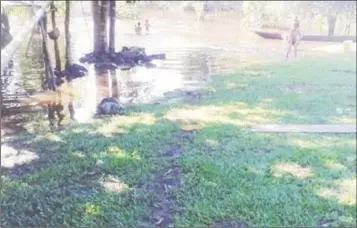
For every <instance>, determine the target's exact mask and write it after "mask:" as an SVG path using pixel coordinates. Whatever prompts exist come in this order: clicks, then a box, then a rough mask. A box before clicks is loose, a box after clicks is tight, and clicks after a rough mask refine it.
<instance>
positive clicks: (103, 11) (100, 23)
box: [92, 0, 109, 54]
mask: <svg viewBox="0 0 357 228" xmlns="http://www.w3.org/2000/svg"><path fill="white" fill-rule="evenodd" d="M108 5H109V1H103V0H99V1H93V2H92V11H93V21H94V29H93V30H94V53H96V54H103V53H106V52H108V38H107V34H108V29H107V25H108V23H107V21H108V8H109V7H108Z"/></svg>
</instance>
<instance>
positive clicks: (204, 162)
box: [1, 78, 355, 226]
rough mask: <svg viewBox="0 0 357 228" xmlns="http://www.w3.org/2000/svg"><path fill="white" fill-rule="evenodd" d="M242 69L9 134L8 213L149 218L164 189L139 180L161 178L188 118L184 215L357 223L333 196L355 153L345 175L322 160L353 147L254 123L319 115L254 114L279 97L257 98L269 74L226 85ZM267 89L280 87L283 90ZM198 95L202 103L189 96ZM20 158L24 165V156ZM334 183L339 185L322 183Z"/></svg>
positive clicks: (53, 221) (102, 221)
mask: <svg viewBox="0 0 357 228" xmlns="http://www.w3.org/2000/svg"><path fill="white" fill-rule="evenodd" d="M233 79H234V78H230V79H228V80H227V81H222V83H224V86H223V85H221V86H217V88H216V89H215V91H213V92H212V91H211V90H209V89H207V90H204V91H201V92H197V93H200V96H197V93H196V95H195V93H192V92H190V93H185V95H184V97H183V99H181V100H180V101H179V102H177V103H175V102H173V103H169V104H166V103H161V104H158V105H154V106H153V105H139V106H137V107H133V108H131V109H129V110H128V113H127V114H128V115H127V116H124V117H117V118H114V119H108V120H99V121H98V122H96V123H94V124H78V125H75V126H72V127H68V128H66V129H64V130H62V131H59V132H54V133H44V134H26V135H22V136H17V137H14V138H8V139H6V140H2V158H3V156H4V159H2V168H1V173H2V181H3V185H2V193H1V198H2V200H1V211H2V216H1V224H2V225H4V226H135V225H139V224H140V223H141V221H144V220H146V219H147V217H150V216H152V215H151V212H150V209H151V205H152V204H153V203H154V202H155V201H157V200H158V199H157V196H155V192H153V191H144V190H143V189H145V188H143V189H142V188H140V186H145V185H146V184H148V183H150V182H153V181H156V178H155V173H156V171H157V170H159V169H160V168H162V167H165V166H167V165H168V162H167V160H165V159H164V158H163V157H162V156H161V155H163V154H166V153H167V151H169V149H170V148H171V147H172V145H174V144H175V143H176V144H177V143H178V142H177V141H178V140H182V141H187V139H185V138H181V139H178V138H177V137H175V135H176V134H177V133H178V132H180V131H181V128H187V125H193V128H197V129H195V132H197V133H196V134H195V135H194V137H193V140H190V141H187V142H185V143H183V146H182V148H183V150H184V153H183V155H182V157H179V158H177V159H176V160H175V162H176V164H177V165H179V166H180V167H181V168H182V174H181V175H182V176H183V179H184V184H183V186H182V188H181V189H179V190H177V191H176V192H175V193H174V194H176V197H177V200H176V203H177V205H178V207H179V208H181V209H180V210H178V212H177V213H176V215H177V219H176V220H175V224H176V225H183V226H202V225H207V226H208V225H214V224H216V225H217V226H218V225H220V226H223V225H228V226H233V224H236V225H237V224H240V225H244V224H248V225H257V226H258V225H259V226H266V225H276V226H278V225H280V226H281V225H284V226H292V225H311V226H314V225H317V224H318V223H319V222H321V221H325V223H326V221H330V220H333V222H337V223H338V224H342V225H351V224H353V223H354V222H355V219H353V218H355V213H354V212H353V210H354V209H355V204H354V205H353V204H352V205H343V204H342V203H341V202H339V200H342V202H343V199H333V198H334V197H335V198H336V196H338V195H339V194H340V193H339V192H338V191H337V193H336V192H334V190H335V189H334V188H337V187H336V186H337V185H338V184H339V182H336V180H337V179H341V180H342V179H343V178H347V179H348V178H350V177H351V176H349V175H352V174H351V170H352V169H353V168H354V171H355V164H349V166H348V167H347V173H348V175H347V176H344V174H343V173H344V171H341V170H340V171H337V170H336V171H331V170H329V169H327V168H324V167H325V163H326V161H327V160H328V161H330V163H335V164H345V163H346V160H344V159H345V158H344V156H347V155H350V154H351V151H350V150H349V149H348V150H347V152H343V153H341V154H338V153H334V151H333V150H332V149H331V150H330V149H328V150H327V149H322V150H320V146H319V145H318V143H317V146H316V147H315V148H314V147H312V148H309V147H306V145H299V144H297V145H296V141H299V140H300V141H309V137H310V136H306V137H302V136H301V138H299V137H297V139H296V138H295V141H294V140H292V139H291V138H290V136H282V135H278V134H270V135H269V134H259V133H249V132H247V131H246V124H254V123H261V122H264V121H273V120H275V121H278V120H279V119H281V118H282V117H286V116H287V115H288V117H290V118H291V117H294V118H293V119H294V120H298V119H299V118H307V119H309V118H310V117H309V116H304V115H301V113H299V112H295V111H294V112H289V113H287V114H286V113H281V112H280V113H279V112H278V113H277V114H276V115H273V116H268V117H267V116H266V115H265V119H259V118H258V119H254V118H251V117H252V116H256V117H260V116H264V112H265V111H267V112H268V113H269V112H270V113H273V111H276V110H274V108H276V106H275V105H271V108H270V109H268V110H264V108H261V109H260V110H259V109H258V111H257V109H254V108H255V107H256V106H259V104H260V103H261V102H263V101H264V100H265V99H267V98H266V97H264V96H261V94H260V95H259V94H256V93H257V91H256V90H257V89H264V87H265V86H266V84H264V83H263V84H260V86H258V87H252V83H254V80H253V81H244V80H243V82H244V83H246V84H247V86H248V87H249V86H251V88H248V89H244V88H245V87H241V88H240V89H242V90H243V91H242V93H245V94H244V95H243V94H242V95H239V92H238V93H237V88H234V87H232V86H233V85H232V84H231V85H229V86H231V87H230V88H228V89H227V86H228V85H227V83H228V82H229V83H232V80H233ZM240 80H241V79H240V78H238V79H234V80H233V82H235V83H237V82H240ZM229 86H228V87H229ZM265 89H266V88H265ZM268 90H269V91H270V93H271V95H272V94H273V95H274V94H275V95H276V93H279V92H276V91H274V88H270V89H268ZM197 97H199V98H197ZM272 97H274V96H272ZM275 97H276V96H275ZM172 98H174V97H172ZM181 98H182V94H181ZM192 99H196V102H189V101H191V100H192ZM270 102H273V103H274V102H275V100H274V99H271V101H270ZM242 105H243V106H242ZM278 111H281V110H278ZM178 114H179V115H178ZM265 114H266V113H265ZM289 115H290V116H289ZM310 120H311V119H310ZM191 130H192V129H191ZM331 137H332V138H333V137H335V136H331ZM336 137H337V136H336ZM337 139H338V138H337ZM337 139H335V141H336V142H337V141H338V140H337ZM319 140H320V139H319V136H316V141H319ZM328 140H329V138H327V140H326V141H328ZM179 143H180V142H179ZM289 143H290V144H289ZM294 143H295V144H294ZM3 148H5V149H6V150H7V152H6V153H4V150H3ZM297 148H298V149H297ZM341 148H343V146H341V147H340V148H336V147H335V148H334V149H336V150H337V151H341ZM354 149H355V148H354ZM11 150H13V151H12V152H11ZM326 150H327V152H328V153H327V154H326ZM18 151H20V152H18ZM342 151H344V150H343V149H342ZM17 153H18V154H17ZM23 155H25V156H24V157H23V158H21V156H23ZM5 156H7V157H6V159H5ZM217 158H219V159H217ZM342 158H343V159H342ZM11 159H13V162H12V163H11V162H9V161H10V160H11ZM21 159H22V160H23V161H24V162H26V164H20V162H21ZM346 159H347V158H346ZM3 161H6V162H8V163H4V162H3ZM349 162H351V161H349ZM4 165H5V166H4ZM311 170H313V172H314V173H315V174H314V175H312V176H310V175H311V174H310V171H311ZM311 172H312V171H311ZM297 174H299V175H297ZM316 175H317V176H316ZM352 177H353V175H352ZM331 187H332V190H331V191H332V192H331V191H330V193H329V194H325V195H324V194H322V193H321V192H319V190H320V188H322V190H324V188H325V189H331ZM327 192H328V191H327ZM319 194H320V195H322V196H326V198H327V199H323V198H320V196H318V195H319ZM322 196H321V197H322ZM289 202H290V203H289ZM336 211H337V212H336ZM336 213H337V214H336ZM343 219H345V220H343ZM321 223H322V225H323V222H321ZM150 225H153V224H150Z"/></svg>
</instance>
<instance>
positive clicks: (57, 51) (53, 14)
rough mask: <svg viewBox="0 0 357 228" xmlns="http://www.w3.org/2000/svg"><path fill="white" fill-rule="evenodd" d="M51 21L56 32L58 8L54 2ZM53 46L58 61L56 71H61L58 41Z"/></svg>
mask: <svg viewBox="0 0 357 228" xmlns="http://www.w3.org/2000/svg"><path fill="white" fill-rule="evenodd" d="M51 21H52V31H55V30H56V29H57V25H56V7H55V3H54V1H52V3H51ZM53 45H54V49H55V60H56V68H55V69H56V70H58V71H60V70H61V56H60V52H59V47H58V39H54V40H53Z"/></svg>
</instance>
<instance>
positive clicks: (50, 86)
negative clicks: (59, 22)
mask: <svg viewBox="0 0 357 228" xmlns="http://www.w3.org/2000/svg"><path fill="white" fill-rule="evenodd" d="M39 24H40V30H41V33H42V50H43V57H44V65H45V77H46V80H45V81H46V83H45V84H44V85H43V89H44V90H53V91H55V90H56V88H55V84H54V76H53V70H52V65H51V60H50V55H49V53H48V48H47V16H46V14H44V15H43V17H42V18H41V20H40V22H39ZM47 112H48V113H47V114H48V121H49V122H50V126H53V125H54V121H55V111H54V107H53V104H52V103H50V104H47Z"/></svg>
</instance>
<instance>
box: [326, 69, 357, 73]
mask: <svg viewBox="0 0 357 228" xmlns="http://www.w3.org/2000/svg"><path fill="white" fill-rule="evenodd" d="M331 71H332V72H339V73H346V74H356V71H353V70H339V69H333V70H331Z"/></svg>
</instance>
